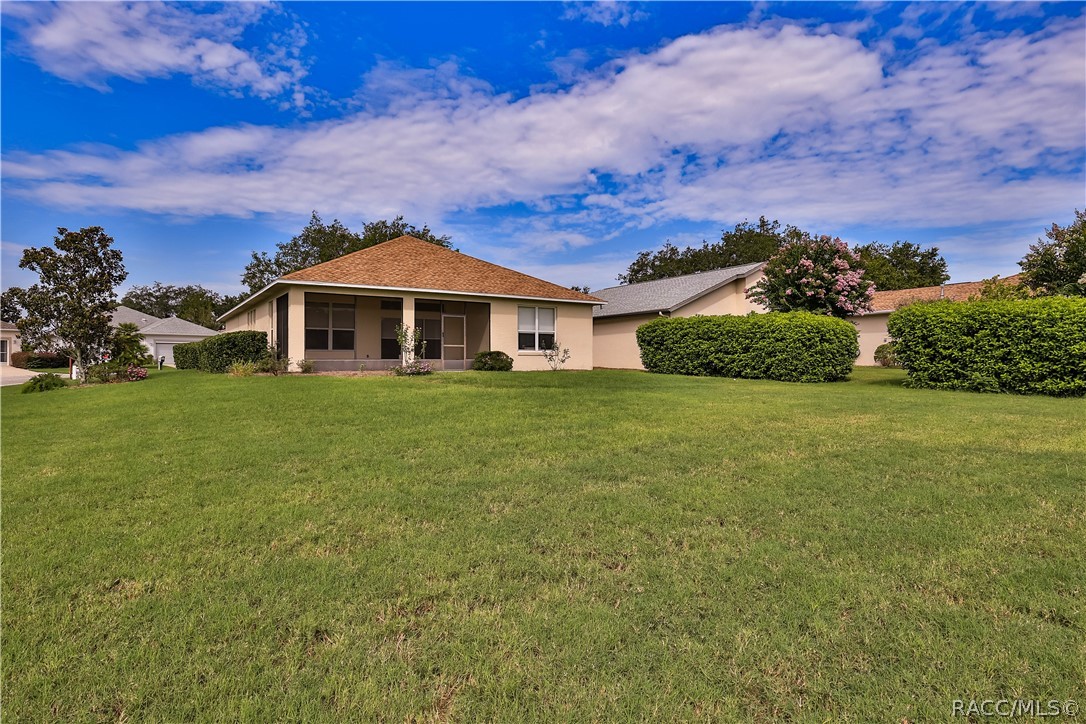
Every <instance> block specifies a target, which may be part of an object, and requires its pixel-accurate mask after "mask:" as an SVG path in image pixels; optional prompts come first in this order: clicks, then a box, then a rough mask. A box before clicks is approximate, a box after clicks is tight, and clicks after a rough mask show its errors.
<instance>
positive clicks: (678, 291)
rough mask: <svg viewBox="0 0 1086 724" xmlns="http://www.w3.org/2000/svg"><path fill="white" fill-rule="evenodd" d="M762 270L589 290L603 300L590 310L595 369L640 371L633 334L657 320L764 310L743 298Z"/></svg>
mask: <svg viewBox="0 0 1086 724" xmlns="http://www.w3.org/2000/svg"><path fill="white" fill-rule="evenodd" d="M764 266H765V263H764V262H762V263H757V264H745V265H743V266H733V267H727V268H725V269H714V270H713V271H706V272H699V273H697V274H685V275H683V276H678V277H670V278H668V279H657V280H654V281H651V282H640V283H637V284H624V285H622V286H617V287H610V288H608V289H601V290H599V291H596V292H592V294H593V295H595V296H597V297H599V298H600V299H603V300H604V301H606V302H607V304H606V305H602V306H598V307H596V308H595V310H594V311H593V312H592V338H593V342H594V351H593V357H594V359H595V362H596V366H597V367H609V368H615V369H631V370H639V369H644V367H643V366H642V365H641V350H640V348H639V347H638V346H637V336H636V334H635V333H636V331H637V328H638V327H640V326H641V325H642V324H645V323H646V322H651V321H652V320H654V319H656V318H657V317H661V316H663V317H692V316H694V315H696V314H706V315H708V314H738V315H742V314H748V313H749V312H760V311H763V310H762V307H760V306H758V305H756V304H754V303H753V302H751V301H750V300H748V299H747V296H746V290H747V288H748V287H750V286H751V285H752V284H755V283H757V282H758V280H759V279H761V278H762V276H763V275H762V267H764Z"/></svg>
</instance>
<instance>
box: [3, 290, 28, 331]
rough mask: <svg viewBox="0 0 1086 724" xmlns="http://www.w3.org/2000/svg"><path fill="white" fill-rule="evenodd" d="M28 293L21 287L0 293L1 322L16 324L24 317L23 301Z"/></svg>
mask: <svg viewBox="0 0 1086 724" xmlns="http://www.w3.org/2000/svg"><path fill="white" fill-rule="evenodd" d="M25 296H26V292H25V291H23V290H22V289H21V288H19V287H8V288H7V289H5V290H4V291H3V292H0V320H3V321H5V322H10V323H11V324H15V323H16V322H18V321H19V319H20V318H21V317H22V316H23V299H24V297H25Z"/></svg>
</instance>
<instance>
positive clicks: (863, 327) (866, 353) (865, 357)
mask: <svg viewBox="0 0 1086 724" xmlns="http://www.w3.org/2000/svg"><path fill="white" fill-rule="evenodd" d="M889 318H890V313H889V312H875V313H873V314H865V315H863V316H862V317H852V318H851V319H850V320H849V321H851V322H852V323H853V324H854V325H856V331H857V332H859V333H860V356H859V357H858V358H856V364H858V365H873V364H875V349H876V348H877V347H878V346H879V345H880V344H883V343H884V342H889V341H890V333H889V332H887V331H886V320H887V319H889Z"/></svg>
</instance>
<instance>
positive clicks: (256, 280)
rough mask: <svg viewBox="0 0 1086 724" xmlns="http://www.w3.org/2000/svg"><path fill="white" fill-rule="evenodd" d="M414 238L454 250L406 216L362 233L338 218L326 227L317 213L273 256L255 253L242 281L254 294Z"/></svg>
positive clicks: (368, 226)
mask: <svg viewBox="0 0 1086 724" xmlns="http://www.w3.org/2000/svg"><path fill="white" fill-rule="evenodd" d="M404 235H408V236H414V237H416V238H418V239H422V240H423V241H428V242H430V243H431V244H437V245H438V246H443V247H445V248H451V246H452V244H451V237H448V236H438V235H436V234H435V233H434V232H432V231H431V230H430V227H429V226H426V225H423V226H422V228H419V227H417V226H415V225H414V224H410V223H408V222H407V221H405V220H404V217H403V216H397V217H396V218H395V219H393V220H392V221H388V220H385V219H381V220H379V221H371V222H368V223H365V224H363V225H362V232H361V233H356V232H354V231H351V230H350V229H348V228H347V227H346V226H345V225H344V224H343V223H342V222H340V220H339V219H334V220H333V221H332V223H331V224H326V223H324V221H323V220H322V219H321V217H320V215H319V214H318V213H317V212H316V211H314V212H313V215H312V216H311V217H310V219H309V223H308V224H306V226H305V228H304V229H302V231H301V233H299V234H298V235H297V236H295V237H294V238H293V239H291V240H290V241H286V242H282V243H279V244H276V245H275V246H276V251H275V254H274V255H273V256H268V254H267V252H263V251H262V252H255V251H254V252H253V253H252V258H251V259H250V261H249V263H248V264H246V265H245V271H244V273H243V274H242V277H241V282H242V284H244V285H245V286H246V287H248V288H249V293H250V294H255V293H256V292H258V291H260V290H261V289H263V288H264V287H266V286H267V285H268V284H270V283H271V282H273V281H274V280H276V279H278V278H279V277H281V276H283V275H284V274H290V273H291V272H294V271H298V270H299V269H305V268H306V267H310V266H313V265H314V264H320V263H322V262H326V261H331V260H332V259H336V258H338V257H341V256H343V255H344V254H350V253H351V252H355V251H359V250H361V249H367V248H369V247H371V246H375V245H377V244H381V243H383V242H386V241H390V240H391V239H395V238H397V237H400V236H404Z"/></svg>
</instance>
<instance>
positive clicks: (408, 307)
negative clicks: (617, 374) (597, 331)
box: [223, 284, 593, 370]
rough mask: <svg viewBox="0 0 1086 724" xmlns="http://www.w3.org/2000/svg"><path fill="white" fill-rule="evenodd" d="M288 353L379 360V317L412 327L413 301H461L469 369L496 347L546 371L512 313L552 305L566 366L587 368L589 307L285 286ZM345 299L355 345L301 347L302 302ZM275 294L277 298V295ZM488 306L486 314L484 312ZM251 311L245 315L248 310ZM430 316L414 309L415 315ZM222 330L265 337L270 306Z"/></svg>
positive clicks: (516, 364)
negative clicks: (397, 302) (389, 305)
mask: <svg viewBox="0 0 1086 724" xmlns="http://www.w3.org/2000/svg"><path fill="white" fill-rule="evenodd" d="M288 289H289V291H288V292H287V294H288V295H289V296H288V304H289V307H290V309H289V312H288V317H287V320H288V332H287V356H288V357H290V359H291V360H292V368H293V369H297V363H298V361H299V360H302V359H312V360H316V361H331V360H347V359H354V360H359V361H365V360H367V359H373V360H379V359H381V326H380V322H379V321H376V322H375V320H379V319H380V318H381V317H383V316H391V317H395V318H396V319H398V320H402V322H403V323H404V324H406V325H408V326H411V327H414V326H416V323H417V321H418V320H417V319H416V312H415V304H416V301H417V300H420V299H421V300H427V301H441V302H466V303H467V304H466V305H465V316H466V318H467V319H466V322H467V340H466V341H467V349H466V351H465V355H466V357H467V360H468V364H467V366H469V367H470V364H471V359H472V358H473V357H474V356H475V354H476V353H477V352H483V351H487V350H499V351H502V352H505V353H506V354H508V355H509V356H510V357H512V358H513V369H514V370H544V369H549V367H548V366H547V363H546V360H545V359H544V358H543V355H542V353H540V352H528V351H525V352H521V351H519V350H518V349H517V346H518V345H517V315H518V308H519V307H521V306H534V307H553V308H554V309H555V333H556V337H557V339H558V341H559V342H560V343H561V346H562V347H566V348H568V349H569V350H570V359H569V361H568V362H567V363H566V365H565V368H566V369H592V346H593V340H592V305H590V304H577V303H572V302H557V301H539V300H527V299H525V300H518V299H516V298H507V297H476V296H470V295H463V294H454V293H448V294H443V293H434V292H400V291H392V290H378V289H374V290H372V291H370V290H366V289H355V288H338V287H330V286H311V285H304V284H292V285H290V287H289V288H288ZM307 295H309V299H310V300H314V299H320V300H324V301H344V302H352V301H353V302H354V303H355V349H354V350H353V351H346V350H343V351H333V350H324V351H317V350H306V349H305V300H306V296H307ZM276 296H279V295H278V294H277V295H276ZM390 298H395V299H402V302H403V308H402V311H401V310H396V311H392V310H382V309H381V308H380V300H381V299H390ZM488 308H489V310H490V313H489V315H488V314H487V312H486V310H487V309H488ZM254 309H255V311H256V314H255V315H254V316H250V315H249V314H248V312H249V311H251V310H254ZM428 315H429V316H435V315H433V314H431V313H427V312H419V313H418V317H419V318H422V317H425V316H428ZM223 321H224V324H225V326H226V331H228V332H235V331H238V330H248V329H253V330H258V331H265V332H268V336H269V340H270V339H271V338H272V336H273V333H274V329H275V305H274V303H271V304H269V302H268V301H266V300H265V301H260V302H257V303H256V304H255V305H250V306H248V307H243V308H241V309H239V310H238V311H237V312H235V313H234V314H233V315H231V316H230V317H229V318H227V319H225V320H223Z"/></svg>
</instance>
